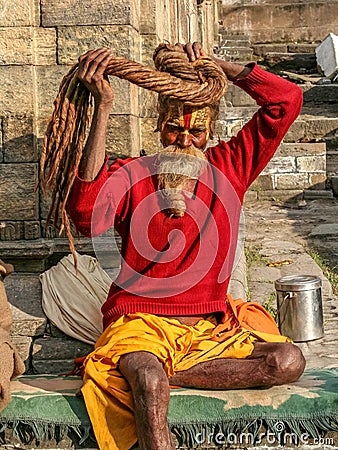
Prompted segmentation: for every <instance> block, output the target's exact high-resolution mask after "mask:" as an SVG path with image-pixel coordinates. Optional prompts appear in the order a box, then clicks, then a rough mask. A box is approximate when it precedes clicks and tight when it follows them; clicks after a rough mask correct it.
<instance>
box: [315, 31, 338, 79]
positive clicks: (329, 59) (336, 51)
mask: <svg viewBox="0 0 338 450" xmlns="http://www.w3.org/2000/svg"><path fill="white" fill-rule="evenodd" d="M316 57H317V62H318V65H319V67H320V68H321V69H322V71H323V72H324V75H325V76H326V77H329V78H330V77H332V78H333V77H334V76H335V75H336V74H337V72H338V36H336V35H335V34H334V33H329V34H328V36H326V38H325V39H324V40H323V42H322V43H321V44H320V45H319V46H318V47H317V48H316Z"/></svg>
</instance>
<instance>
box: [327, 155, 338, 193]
mask: <svg viewBox="0 0 338 450" xmlns="http://www.w3.org/2000/svg"><path fill="white" fill-rule="evenodd" d="M326 171H327V173H328V175H329V176H331V175H338V149H337V150H328V151H327V154H326ZM336 190H337V189H334V191H336Z"/></svg>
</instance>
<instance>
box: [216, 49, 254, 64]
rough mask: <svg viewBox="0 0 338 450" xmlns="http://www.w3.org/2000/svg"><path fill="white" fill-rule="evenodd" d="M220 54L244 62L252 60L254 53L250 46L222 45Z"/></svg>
mask: <svg viewBox="0 0 338 450" xmlns="http://www.w3.org/2000/svg"><path fill="white" fill-rule="evenodd" d="M218 55H219V56H220V57H224V58H226V59H230V60H231V61H236V62H239V61H240V62H243V61H252V57H253V53H252V50H251V49H250V48H247V47H223V46H222V47H221V48H220V49H219V53H218Z"/></svg>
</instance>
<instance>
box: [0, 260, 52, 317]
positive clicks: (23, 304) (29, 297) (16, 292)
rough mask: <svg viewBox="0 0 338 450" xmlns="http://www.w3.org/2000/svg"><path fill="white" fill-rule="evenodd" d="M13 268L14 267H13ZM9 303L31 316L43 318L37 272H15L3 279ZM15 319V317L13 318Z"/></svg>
mask: <svg viewBox="0 0 338 450" xmlns="http://www.w3.org/2000/svg"><path fill="white" fill-rule="evenodd" d="M14 268H15V267H14ZM5 285H6V292H7V297H8V301H9V303H10V304H11V305H12V306H13V307H14V308H17V309H18V310H20V311H21V312H22V313H24V314H27V315H29V316H32V318H43V319H44V318H45V315H44V313H43V310H42V306H41V296H42V293H41V292H42V291H41V283H40V279H39V275H38V274H30V273H26V274H23V273H17V272H14V273H13V274H12V275H10V276H9V277H7V278H6V280H5ZM13 319H14V320H15V317H14V318H13Z"/></svg>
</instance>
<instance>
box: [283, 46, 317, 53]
mask: <svg viewBox="0 0 338 450" xmlns="http://www.w3.org/2000/svg"><path fill="white" fill-rule="evenodd" d="M316 47H317V44H289V45H288V51H289V52H290V53H314V52H315V50H316Z"/></svg>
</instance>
